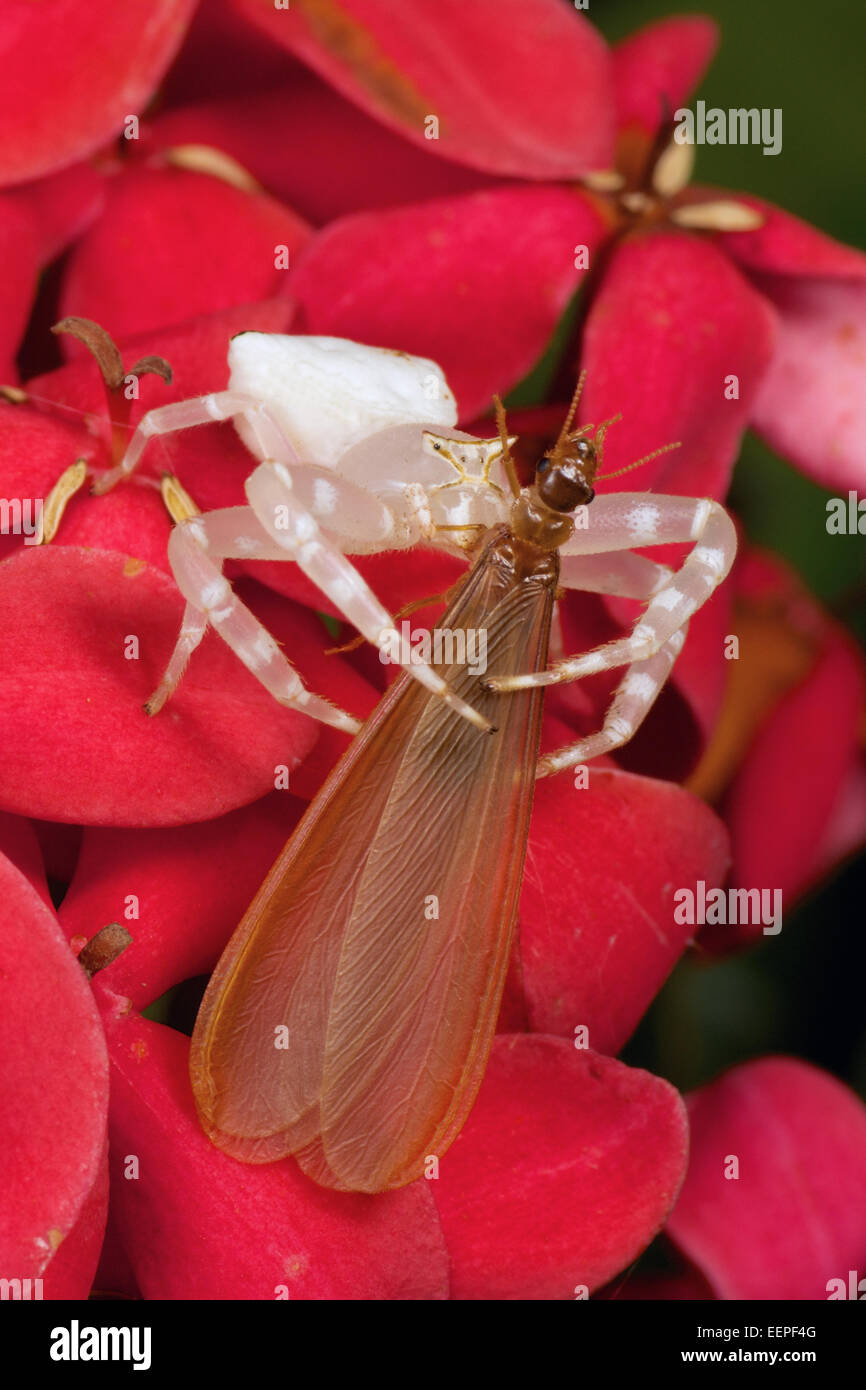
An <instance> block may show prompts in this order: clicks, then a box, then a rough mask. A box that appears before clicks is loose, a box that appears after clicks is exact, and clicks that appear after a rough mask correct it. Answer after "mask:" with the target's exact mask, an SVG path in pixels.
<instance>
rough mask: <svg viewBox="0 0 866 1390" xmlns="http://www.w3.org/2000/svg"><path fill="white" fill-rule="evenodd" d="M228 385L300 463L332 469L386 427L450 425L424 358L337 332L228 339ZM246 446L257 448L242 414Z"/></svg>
mask: <svg viewBox="0 0 866 1390" xmlns="http://www.w3.org/2000/svg"><path fill="white" fill-rule="evenodd" d="M228 361H229V368H230V373H231V375H230V379H229V386H230V389H231V390H232V391H240V392H243V393H244V394H245V395H247V396H250V397H253V398H254V399H256V400H257V401H259V402H260V403H261V405H262V406H264V407H265V408H266V409H267V411H268V413H269V414H270V415H271V416H272V417H273V419H274V420H275V421H276V423H277V424H278V425H279V426H280V428H281V430H282V431H283V433H284V434H285V435H286V436H287V438H288V439H289V441H290V442H291V443H292V444H293V445H294V447H295V449H296V450H297V452H298V455H299V457H300V459H301V460H302V462H304V463H318V464H322V465H324V466H325V467H327V468H333V467H335V465H336V464H337V462H338V460H339V459H340V457H341V455H343V454H344V453H345V452H346V450H347V449H350V448H351V447H352V446H353V445H354V444H357V443H359V441H361V440H363V439H366V438H367V437H368V436H369V435H372V434H376V433H377V432H378V431H379V430H384V429H388V428H389V427H390V426H392V425H405V424H412V423H418V424H424V425H433V426H439V427H445V428H446V429H450V428H451V427H452V426H453V425H454V423H455V421H456V419H457V405H456V402H455V400H454V395H453V393H452V391H451V388H450V386H449V385H448V383H447V381H446V380H445V377H444V375H443V373H442V369H441V367H439V366H437V364H436V363H435V362H431V361H430V360H429V358H426V357H412V356H411V355H410V354H409V353H406V352H393V351H391V350H390V349H388V348H373V347H366V346H364V345H363V344H361V343H352V342H349V341H348V340H346V339H343V338H325V337H310V338H302V337H292V336H291V335H286V334H276V333H239V334H238V335H237V337H235V338H232V340H231V343H230V344H229V353H228ZM235 425H236V428H237V431H238V434H239V435H240V437H241V439H242V440H243V441H244V443H245V444H246V446H247V448H248V449H249V450H250V451H251V452H252V453H253V454H254V455H256V457H258V458H262V457H263V455H262V452H261V449H260V447H259V446H258V442H257V440H256V438H255V435H254V433H253V431H252V430H251V429H250V426H249V424H248V422H247V421H246V420H245V419H244V418H243V416H238V417H236V418H235Z"/></svg>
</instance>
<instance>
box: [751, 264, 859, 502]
mask: <svg viewBox="0 0 866 1390" xmlns="http://www.w3.org/2000/svg"><path fill="white" fill-rule="evenodd" d="M755 278H756V281H757V284H758V286H759V288H760V289H761V290H762V291H763V293H764V294H765V295H766V296H767V298H768V300H769V301H770V302H771V303H772V304H773V305H774V306H775V309H776V311H777V314H778V319H779V333H778V341H777V344H776V351H775V353H774V354H773V360H772V362H771V364H770V367H769V370H768V372H767V374H766V377H765V378H764V381H763V383H762V385H761V389H760V391H759V392H758V395H757V398H756V400H755V404H754V409H753V411H752V423H753V424H754V427H755V429H757V430H758V431H760V433H761V434H762V435H763V436H764V438H765V439H766V440H767V442H768V444H770V446H771V447H772V448H773V449H775V450H776V451H777V452H778V453H781V454H784V455H785V457H786V458H790V459H791V461H792V462H793V463H795V464H796V465H797V467H798V468H801V469H802V470H803V472H804V473H806V474H808V475H809V477H812V478H814V479H815V480H816V481H817V482H819V483H820V484H821V486H822V487H828V488H832V489H834V490H835V489H841V490H843V491H844V490H846V489H847V488H859V489H860V491H861V492H862V491H863V490H864V487H866V447H864V439H866V399H864V391H863V359H864V352H866V277H864V278H862V279H860V280H842V279H824V280H819V279H813V280H806V279H796V280H795V279H792V278H788V277H783V276H763V275H762V276H757V277H755Z"/></svg>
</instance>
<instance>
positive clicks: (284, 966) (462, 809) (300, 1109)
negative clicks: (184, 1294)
mask: <svg viewBox="0 0 866 1390" xmlns="http://www.w3.org/2000/svg"><path fill="white" fill-rule="evenodd" d="M573 413H574V404H573V406H572V410H571V411H570V412H569V417H568V420H567V421H566V423H565V425H564V426H563V430H562V432H561V434H560V437H559V440H558V441H557V443H556V445H555V447H554V448H553V449H552V450H551V451H550V452H549V453H548V454H547V455H546V456H545V457H544V458H542V460H541V461H540V463H539V464H538V466H537V469H536V473H535V479H534V482H533V484H532V485H531V486H530V487H527V488H523V489H521V488H520V487H519V485H518V483H517V480H516V473H515V469H514V465H513V463H512V461H511V458H510V453H509V440H508V438H507V435H506V434H505V426H504V418H503V415H502V411H501V408H500V410H499V417H498V418H499V426H500V442H501V450H502V460H503V463H504V467H505V472H506V476H507V478H508V480H509V483H510V484H511V488H512V492H513V494H514V496H513V501H512V503H511V507H510V513H509V514H507V521H505V522H504V523H502V524H498V525H495V526H492V527H485V526H480V527H479V529H480V530H481V532H482V535H481V537H480V539H479V541H478V543H477V546H476V550H475V560H474V564H473V566H472V568H471V570H470V571H469V573H468V575H467V577H466V578H465V580H464V581H463V583H462V585H461V587H460V588H459V591H458V592H457V593H456V596H455V597H454V598H453V601H452V603H451V605H450V607H449V608H448V610H447V613H446V614H445V616H444V618H443V619H442V624H443V627H445V628H446V629H451V630H459V629H464V630H465V629H471V628H476V629H479V628H480V629H485V630H486V634H487V660H488V667H487V672H486V674H485V675H484V676H483V677H482V676H480V675H472V674H471V673H470V672H469V670H468V668H467V667H465V666H457V665H451V666H449V667H440V668H439V670H438V674H439V675H441V676H443V677H444V680H445V683H446V685H447V688H448V690H449V691H450V692H452V693H453V694H454V695H456V696H457V697H459V700H460V701H462V702H465V705H467V706H469V707H471V709H472V710H474V711H476V713H477V714H478V715H480V716H482V719H481V720H480V721H478V720H477V719H476V721H475V723H472V722H470V721H469V720H468V719H467V718H461V717H460V714H459V712H455V710H459V705H458V703H457V702H454V701H453V700H452V701H451V702H450V703H446V701H445V700H444V699H443V698H442V697H441V691H438V692H437V691H436V690H434V689H432V688H431V687H429V686H421V685H419V684H418V683H417V682H416V681H414V680H412V679H410V678H409V675H408V673H403V674H402V675H401V676H400V677H399V678H398V679H397V681H396V682H395V684H394V685H393V686H392V687H391V689H390V690H389V691H388V693H387V694H386V695H385V696H384V697H383V699H382V700H381V702H380V704H379V706H378V707H377V709H376V710H375V712H374V713H373V715H372V717H371V718H370V720H369V721H368V723H367V724H366V725H365V727H364V728H363V730H362V731H361V733H360V734H359V735H358V736H357V737H356V739H355V740H354V742H353V744H352V745H351V747H350V748H349V750H348V751H347V752H346V754H345V755H344V757H343V758H342V760H341V761H340V763H339V764H338V765H337V767H336V768H335V769H334V770H333V772H332V773H331V775H330V776H329V777H328V779H327V781H326V782H325V784H324V785H323V787H322V788H321V790H320V791H319V793H318V795H317V796H316V798H315V799H314V800H313V802H312V803H311V804H310V806H309V808H308V810H307V812H306V814H305V816H304V818H303V820H302V821H301V823H300V825H299V826H298V828H297V830H296V832H295V834H294V836H293V837H292V839H291V840H290V842H289V843H288V844H287V846H286V848H285V849H284V850H283V852H282V854H281V855H280V857H279V859H278V860H277V862H276V864H275V865H274V867H273V869H272V870H271V872H270V874H269V875H268V878H267V879H266V881H265V883H264V884H263V886H262V888H261V890H260V891H259V893H258V895H257V896H256V898H255V900H254V902H253V903H252V905H251V906H250V908H249V910H248V912H247V913H246V916H245V917H244V919H243V921H242V922H241V924H240V926H239V927H238V929H237V931H236V933H235V935H234V936H233V938H232V940H231V941H230V943H229V945H228V947H227V948H226V950H225V952H224V954H223V956H222V958H221V960H220V962H219V964H218V966H217V969H216V971H215V973H214V975H213V977H212V979H211V982H210V984H209V986H208V989H207V992H206V994H205V997H204V1000H203V1002H202V1006H201V1010H200V1012H199V1015H198V1019H197V1022H196V1026H195V1031H194V1034H193V1040H192V1051H191V1058H190V1071H191V1077H192V1084H193V1089H194V1092H195V1098H196V1104H197V1107H198V1111H199V1115H200V1118H201V1122H202V1124H203V1126H204V1128H205V1130H206V1132H207V1133H208V1134H209V1135H210V1137H211V1138H212V1140H213V1141H214V1143H216V1144H217V1145H218V1146H219V1147H220V1148H222V1149H224V1150H225V1151H227V1152H228V1153H230V1154H232V1155H234V1156H235V1157H236V1158H239V1159H242V1160H246V1161H249V1162H268V1161H272V1160H275V1159H279V1158H282V1157H284V1156H286V1155H288V1154H294V1155H295V1156H296V1158H297V1160H298V1162H299V1163H300V1165H301V1167H302V1168H303V1169H304V1171H305V1172H307V1173H308V1174H309V1175H310V1176H311V1177H313V1178H314V1179H315V1180H316V1181H318V1182H320V1183H323V1184H325V1185H327V1186H329V1187H334V1188H341V1189H348V1190H356V1191H363V1192H379V1191H382V1190H384V1189H387V1188H392V1187H399V1186H401V1185H403V1184H405V1183H408V1182H411V1181H412V1180H413V1179H415V1178H417V1177H419V1176H420V1175H421V1174H422V1173H423V1171H424V1168H425V1162H426V1160H427V1159H428V1158H429V1157H431V1156H434V1155H435V1156H437V1157H441V1155H442V1154H444V1152H445V1150H446V1149H447V1148H448V1146H449V1144H450V1143H451V1142H452V1141H453V1139H454V1138H455V1137H456V1135H457V1134H458V1132H459V1130H460V1128H461V1126H462V1125H463V1123H464V1121H465V1119H466V1117H467V1115H468V1113H469V1111H470V1109H471V1107H472V1104H473V1102H474V1099H475V1096H476V1093H477V1091H478V1087H479V1085H480V1083H481V1079H482V1076H483V1073H484V1069H485V1065H486V1062H487V1057H488V1054H489V1050H490V1047H491V1044H492V1039H493V1033H494V1029H495V1024H496V1018H497V1012H498V1008H499V1003H500V999H501V995H502V990H503V984H504V980H505V972H506V968H507V964H508V959H509V952H510V948H511V941H512V932H513V925H514V920H515V915H516V910H517V902H518V894H519V889H520V883H521V875H522V870H523V861H524V855H525V851H526V841H527V833H528V826H529V817H530V811H531V805H532V790H533V784H534V779H535V776H536V772H537V771H538V772H540V773H542V774H543V773H545V772H551V771H557V770H559V768H561V767H566V766H569V765H572V764H574V763H576V762H581V761H584V760H585V759H586V758H588V757H592V756H594V755H595V754H596V753H598V752H600V751H604V750H606V749H607V748H609V747H614V746H616V745H617V744H618V743H622V742H624V741H625V739H626V738H628V737H629V736H630V734H631V733H632V732H633V731H634V728H635V727H636V726H637V723H639V722H640V719H641V718H642V717H643V715H644V714H645V713H646V711H647V710H648V709H649V707H650V705H651V704H652V702H653V700H654V699H655V696H656V695H657V693H658V691H659V689H660V688H661V685H662V684H663V681H664V678H665V676H666V675H667V673H668V671H669V670H670V666H671V665H672V663H673V660H674V659H675V656H676V654H677V652H678V651H679V649H680V647H681V645H682V641H683V638H684V630H683V625H684V624H685V623H686V622H687V620H688V617H689V616H690V614H691V613H692V612H694V610H695V609H696V608H697V607H698V606H699V605H700V604H701V603H702V602H703V601H704V599H705V598H706V597H708V595H709V593H710V592H712V590H713V588H715V586H716V584H717V583H718V582H720V580H721V578H723V577H724V574H725V573H727V569H728V568H729V565H730V561H731V559H732V557H733V548H734V546H735V541H734V540H733V528H732V526H731V523H730V521H729V519H728V518H727V517H726V515H725V513H724V512H723V511H722V510H721V508H719V507H718V506H717V505H716V504H715V503H712V502H708V501H704V502H696V501H693V500H691V499H685V498H663V497H656V496H653V497H648V496H645V495H640V494H628V495H616V494H614V495H612V496H609V497H607V498H601V499H599V501H598V502H596V503H595V508H594V511H597V512H598V517H599V525H598V527H597V528H595V527H593V528H589V529H588V530H581V531H580V532H578V531H576V530H575V525H574V515H575V511H576V509H577V508H578V507H581V506H584V505H586V504H588V503H589V502H591V501H592V499H593V497H594V491H593V481H594V478H595V475H596V470H597V467H598V463H599V460H600V456H601V448H602V439H603V435H604V429H605V427H606V426H600V427H599V428H598V429H597V430H596V431H595V434H594V437H588V436H590V435H591V430H592V427H591V426H584V427H583V428H582V429H581V430H577V431H571V428H570V426H571V419H572V416H573ZM606 423H609V422H606ZM428 442H429V443H430V444H431V445H432V448H433V449H435V450H441V449H447V448H448V447H449V441H448V440H447V439H444V438H437V437H436V436H431V437H430V438H429V440H428ZM450 444H451V447H456V446H455V444H454V441H450ZM657 452H660V451H657ZM485 476H486V475H485ZM470 525H471V523H470ZM686 539H692V540H694V541H696V542H699V544H697V545H696V546H695V549H694V550H693V551H692V553H691V555H690V556H689V558H688V559H687V560H686V562H685V563H684V565H683V567H682V569H681V570H680V572H679V574H678V575H676V576H672V574H671V571H669V570H666V569H664V568H663V567H662V566H657V565H654V564H652V563H651V562H650V561H648V560H644V559H642V558H641V557H637V556H632V555H627V556H622V555H613V556H612V555H611V554H610V552H618V551H620V550H622V549H624V548H625V547H626V546H628V545H633V544H651V543H653V542H654V541H655V542H662V541H669V540H686ZM563 548H564V550H565V556H566V557H567V558H565V559H564V561H563V564H562V566H561V564H560V551H562V550H563ZM602 552H607V554H606V555H603V554H602ZM623 561H627V562H628V563H622V562H623ZM561 577H562V582H564V583H566V584H567V585H568V586H569V587H580V588H591V589H596V590H602V591H606V592H616V593H621V594H626V595H629V596H632V597H643V598H648V599H650V603H649V606H648V608H647V610H646V612H645V613H644V615H643V618H642V620H641V622H640V623H638V625H637V626H636V628H635V630H634V632H633V633H632V635H631V637H630V638H624V639H623V640H622V641H621V642H619V643H611V644H609V646H608V647H607V648H601V649H599V651H597V652H595V653H588V654H587V655H586V656H584V657H577V658H571V659H568V660H566V661H563V662H559V663H557V665H556V666H555V667H554V668H553V669H552V670H546V669H545V668H546V662H547V648H548V636H549V631H550V624H551V615H552V611H553V604H554V601H555V598H556V594H557V588H558V585H559V583H560V578H561ZM675 581H676V582H675ZM629 663H630V664H629ZM616 664H628V665H629V669H628V671H627V673H626V676H625V678H624V679H623V681H622V682H621V684H620V686H619V689H618V692H617V696H616V697H615V700H614V704H613V706H612V709H611V712H610V713H609V715H608V717H607V718H606V720H605V726H604V729H603V730H602V731H601V732H600V733H599V734H597V735H594V736H593V737H592V738H589V739H586V740H583V741H581V742H580V743H577V744H575V745H573V747H571V748H569V749H565V750H562V752H561V753H559V754H554V755H552V757H549V758H547V759H545V760H543V762H542V764H541V765H540V766H538V764H537V758H538V746H539V736H540V724H541V714H542V699H543V687H544V686H545V685H546V684H549V683H551V682H552V681H555V680H563V679H571V678H574V677H576V676H579V675H582V674H584V673H586V672H588V671H592V670H600V669H603V668H605V667H606V666H612V665H616ZM479 722H480V723H481V724H482V725H484V726H487V725H493V733H492V734H490V733H486V732H480V731H479V727H478V725H479Z"/></svg>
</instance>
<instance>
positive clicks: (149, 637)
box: [0, 546, 316, 925]
mask: <svg viewBox="0 0 866 1390" xmlns="http://www.w3.org/2000/svg"><path fill="white" fill-rule="evenodd" d="M182 612H183V601H182V599H181V597H180V594H179V593H178V592H177V590H176V589H175V587H174V585H173V584H172V583H171V582H170V581H169V580H168V579H167V578H165V577H164V576H163V575H161V574H158V573H157V572H156V571H155V570H153V569H150V568H149V567H148V566H143V565H141V563H140V562H136V561H134V560H128V559H124V557H123V556H121V555H115V554H111V553H108V552H104V553H103V552H98V551H86V550H79V549H78V548H76V547H69V546H66V547H60V548H58V549H56V550H55V549H53V548H51V547H40V548H38V549H31V550H29V551H28V552H27V553H24V554H22V553H19V554H17V555H13V556H12V557H11V558H10V559H9V560H7V561H6V562H5V563H4V564H3V565H2V566H0V664H2V665H3V666H4V668H5V669H4V670H3V671H2V676H0V680H2V687H3V691H4V700H3V705H2V716H0V720H2V728H3V739H4V746H5V748H6V754H5V756H4V778H3V790H2V796H3V806H4V808H5V809H7V810H14V811H17V812H19V813H22V814H24V815H33V816H39V817H42V818H44V819H48V820H76V821H83V822H85V823H90V824H93V823H95V824H114V825H172V824H177V823H182V822H186V821H195V820H201V819H203V818H206V817H209V816H214V815H219V814H221V813H222V812H224V811H228V810H232V809H234V807H236V806H240V805H244V804H246V803H247V802H249V801H252V800H255V799H256V797H258V796H261V795H263V793H264V792H265V791H267V790H269V789H272V788H273V785H274V782H273V779H274V768H275V766H277V765H280V764H285V765H287V766H288V767H289V768H291V767H293V766H294V765H295V763H296V762H297V761H298V760H299V759H300V758H301V757H303V756H304V754H305V753H306V752H307V751H308V750H309V749H310V747H311V746H312V744H313V742H314V741H315V737H316V730H315V727H314V725H313V724H312V722H311V721H310V720H308V719H305V718H304V716H303V715H299V714H296V713H294V712H293V711H291V710H285V709H281V708H280V707H279V706H278V705H277V704H276V702H275V701H274V700H273V699H272V698H271V696H269V695H268V694H267V692H266V691H265V690H264V689H263V687H262V686H260V685H259V683H258V682H257V681H255V680H254V678H253V677H252V676H251V675H249V673H248V672H247V671H246V670H245V669H244V668H243V667H242V666H241V664H240V662H239V661H238V660H237V658H236V657H235V656H234V654H233V653H232V652H230V651H229V649H228V647H227V646H226V645H225V644H224V643H223V642H222V641H220V639H219V638H218V637H217V636H215V634H213V633H209V634H208V635H207V637H206V638H205V640H204V642H203V643H202V646H201V648H200V649H199V651H197V652H196V654H195V659H194V661H193V662H192V663H191V665H190V670H189V672H188V673H187V675H186V676H185V678H184V680H183V682H182V684H181V686H180V689H179V690H178V692H177V694H176V696H175V697H174V698H173V699H172V701H171V704H170V705H169V706H168V707H167V709H166V710H165V711H163V713H162V714H161V715H159V716H157V717H156V718H155V719H148V717H147V716H146V715H145V714H144V713H143V712H142V710H141V705H142V703H143V701H144V700H145V699H146V698H147V696H148V695H149V693H150V692H151V691H152V689H153V688H154V687H155V686H156V684H157V682H158V680H159V677H160V675H161V674H162V670H163V667H164V663H165V662H166V660H167V659H168V655H169V653H170V651H171V649H172V647H173V645H174V641H175V638H176V636H177V632H178V631H179V628H180V620H181V614H182ZM22 613H26V614H27V622H26V623H22V621H21V615H22ZM129 635H133V636H136V637H137V638H138V640H139V654H140V657H139V659H137V660H126V659H125V658H124V643H125V639H126V638H127V636H129ZM100 925H101V924H100Z"/></svg>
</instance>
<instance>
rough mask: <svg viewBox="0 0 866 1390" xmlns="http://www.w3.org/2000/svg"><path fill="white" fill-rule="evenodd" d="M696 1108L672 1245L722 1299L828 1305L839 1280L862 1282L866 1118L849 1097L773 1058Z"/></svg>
mask: <svg viewBox="0 0 866 1390" xmlns="http://www.w3.org/2000/svg"><path fill="white" fill-rule="evenodd" d="M688 1105H689V1118H690V1121H691V1130H692V1152H691V1161H690V1163H689V1171H688V1176H687V1177H686V1181H685V1184H684V1186H683V1190H682V1193H681V1194H680V1199H679V1201H678V1202H677V1205H676V1207H675V1208H674V1211H673V1213H672V1215H671V1218H670V1220H669V1222H668V1225H667V1234H668V1235H669V1236H670V1237H671V1239H672V1240H673V1241H674V1242H675V1243H676V1244H677V1245H678V1246H680V1247H681V1248H682V1250H683V1251H684V1252H685V1254H686V1255H687V1256H688V1257H689V1259H691V1260H692V1261H693V1262H694V1263H695V1264H696V1265H697V1266H698V1267H699V1269H700V1270H701V1271H702V1272H703V1274H704V1275H705V1276H706V1277H707V1279H708V1280H709V1281H710V1283H711V1284H712V1286H713V1288H714V1290H715V1292H716V1296H717V1297H718V1298H723V1299H736V1298H743V1299H753V1298H758V1299H765V1298H781V1299H813V1298H814V1299H826V1298H827V1296H828V1294H829V1293H830V1292H831V1289H830V1287H829V1286H828V1281H829V1280H831V1279H842V1280H844V1281H845V1283H846V1285H847V1281H848V1272H849V1270H852V1269H854V1270H859V1271H860V1274H861V1275H862V1271H863V1252H864V1250H866V1110H864V1107H863V1105H862V1104H861V1102H860V1101H859V1100H858V1099H857V1097H856V1096H855V1095H853V1093H852V1092H851V1091H849V1090H848V1089H847V1087H845V1086H843V1085H842V1084H841V1083H840V1082H839V1081H837V1080H836V1079H835V1077H831V1076H828V1075H827V1074H826V1073H824V1072H821V1071H819V1070H818V1069H817V1068H816V1067H812V1066H808V1065H807V1064H806V1063H805V1062H800V1061H797V1060H795V1059H794V1058H790V1057H768V1058H763V1059H761V1060H760V1061H756V1062H748V1063H746V1064H745V1065H744V1066H739V1067H735V1068H734V1069H733V1070H732V1071H729V1072H727V1073H726V1074H725V1075H724V1076H723V1077H721V1078H720V1079H719V1080H718V1081H715V1082H713V1083H712V1084H711V1085H709V1086H704V1087H702V1089H701V1090H699V1091H697V1092H695V1094H694V1095H692V1096H690V1097H689V1101H688ZM732 1159H736V1160H737V1162H738V1165H739V1175H738V1177H736V1178H732V1177H730V1176H728V1174H729V1173H730V1171H731V1165H732ZM855 1297H856V1294H855Z"/></svg>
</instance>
